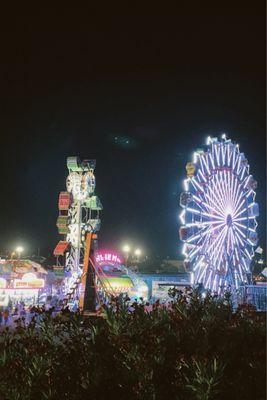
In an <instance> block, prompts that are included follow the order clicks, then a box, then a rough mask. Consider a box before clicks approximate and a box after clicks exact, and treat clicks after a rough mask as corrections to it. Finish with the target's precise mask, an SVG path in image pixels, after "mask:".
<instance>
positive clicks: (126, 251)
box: [122, 244, 131, 267]
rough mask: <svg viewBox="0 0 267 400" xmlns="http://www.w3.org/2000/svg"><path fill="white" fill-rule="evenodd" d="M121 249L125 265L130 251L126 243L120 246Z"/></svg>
mask: <svg viewBox="0 0 267 400" xmlns="http://www.w3.org/2000/svg"><path fill="white" fill-rule="evenodd" d="M122 251H123V252H124V253H125V265H126V267H127V266H128V258H129V254H130V251H131V247H130V246H129V245H128V244H125V245H124V246H123V248H122Z"/></svg>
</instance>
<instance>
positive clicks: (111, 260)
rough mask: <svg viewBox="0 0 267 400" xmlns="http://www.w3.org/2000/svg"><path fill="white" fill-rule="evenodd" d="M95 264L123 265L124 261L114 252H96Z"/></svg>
mask: <svg viewBox="0 0 267 400" xmlns="http://www.w3.org/2000/svg"><path fill="white" fill-rule="evenodd" d="M95 262H96V264H98V265H103V264H111V265H113V264H122V262H123V259H122V257H121V255H120V254H119V253H118V252H116V251H114V250H96V251H95Z"/></svg>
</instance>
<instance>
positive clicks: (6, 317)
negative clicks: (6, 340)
mask: <svg viewBox="0 0 267 400" xmlns="http://www.w3.org/2000/svg"><path fill="white" fill-rule="evenodd" d="M3 317H4V324H5V325H7V323H8V318H9V309H8V308H6V309H5V310H4V312H3Z"/></svg>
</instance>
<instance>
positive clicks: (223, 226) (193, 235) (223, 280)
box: [180, 135, 259, 293]
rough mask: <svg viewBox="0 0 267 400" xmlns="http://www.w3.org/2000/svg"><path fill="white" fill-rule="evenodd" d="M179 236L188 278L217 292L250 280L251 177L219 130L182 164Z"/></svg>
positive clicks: (253, 236) (236, 149) (253, 229)
mask: <svg viewBox="0 0 267 400" xmlns="http://www.w3.org/2000/svg"><path fill="white" fill-rule="evenodd" d="M186 170H187V179H185V180H184V188H185V192H183V193H182V194H181V196H180V205H181V207H182V208H183V210H182V212H181V214H180V219H181V222H182V226H181V227H180V239H181V240H182V241H183V242H184V245H183V254H184V256H185V265H186V266H187V268H188V270H189V271H190V272H191V281H192V283H194V284H196V283H200V284H203V286H204V287H205V288H206V289H210V290H211V291H215V292H218V293H220V292H222V291H223V290H225V289H230V290H233V289H237V288H238V287H239V286H240V285H242V284H246V283H249V282H250V279H251V269H250V264H251V260H252V257H253V255H254V250H253V248H254V246H256V244H257V241H258V238H257V233H256V228H257V222H256V217H257V216H258V215H259V210H258V204H257V203H255V196H256V193H255V189H256V186H257V182H256V181H255V180H254V179H253V177H252V175H250V173H249V165H248V161H247V159H246V158H245V155H244V153H240V151H239V145H238V144H235V143H232V142H231V140H229V139H227V138H226V136H225V135H222V139H221V140H218V139H217V138H210V137H208V139H207V146H206V149H205V151H204V150H199V151H197V152H195V153H194V156H193V162H190V163H188V164H187V165H186Z"/></svg>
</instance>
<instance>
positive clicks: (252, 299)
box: [239, 285, 267, 311]
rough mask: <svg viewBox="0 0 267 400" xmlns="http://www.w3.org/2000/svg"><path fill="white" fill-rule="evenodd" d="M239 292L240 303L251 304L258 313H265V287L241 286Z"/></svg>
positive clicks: (266, 302)
mask: <svg viewBox="0 0 267 400" xmlns="http://www.w3.org/2000/svg"><path fill="white" fill-rule="evenodd" d="M239 291H240V298H241V302H242V303H248V304H253V305H254V306H255V307H256V309H257V310H258V311H267V286H258V285H247V286H241V287H240V288H239Z"/></svg>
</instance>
